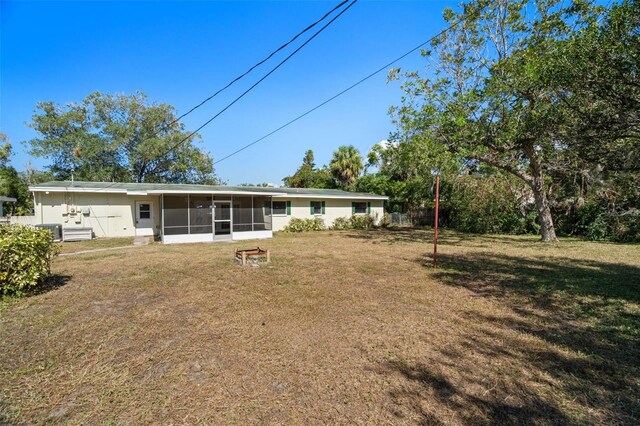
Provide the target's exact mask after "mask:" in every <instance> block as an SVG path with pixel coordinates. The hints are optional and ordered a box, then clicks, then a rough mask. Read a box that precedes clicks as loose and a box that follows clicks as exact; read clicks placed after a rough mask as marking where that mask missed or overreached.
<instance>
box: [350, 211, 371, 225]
mask: <svg viewBox="0 0 640 426" xmlns="http://www.w3.org/2000/svg"><path fill="white" fill-rule="evenodd" d="M372 226H373V216H371V215H370V214H365V215H359V216H355V215H354V216H351V227H352V228H353V229H371V227H372Z"/></svg>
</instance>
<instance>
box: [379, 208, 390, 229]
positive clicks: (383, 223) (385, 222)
mask: <svg viewBox="0 0 640 426" xmlns="http://www.w3.org/2000/svg"><path fill="white" fill-rule="evenodd" d="M389 225H391V216H389V213H387V212H384V214H383V215H382V220H380V226H382V227H383V228H386V227H387V226H389Z"/></svg>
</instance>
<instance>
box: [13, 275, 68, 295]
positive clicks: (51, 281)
mask: <svg viewBox="0 0 640 426" xmlns="http://www.w3.org/2000/svg"><path fill="white" fill-rule="evenodd" d="M70 280H71V276H70V275H58V274H53V275H49V276H48V277H47V278H45V279H44V280H43V281H42V282H41V283H40V284H38V285H37V286H35V287H33V288H32V289H30V290H29V291H28V292H25V293H24V294H23V295H24V296H36V295H38V294H45V293H48V292H50V291H53V290H57V289H59V288H60V287H62V286H64V285H65V284H67V283H68V282H69V281H70Z"/></svg>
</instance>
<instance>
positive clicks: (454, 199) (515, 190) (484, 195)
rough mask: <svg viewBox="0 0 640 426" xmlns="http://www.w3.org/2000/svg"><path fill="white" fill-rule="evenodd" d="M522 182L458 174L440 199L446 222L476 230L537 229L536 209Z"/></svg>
mask: <svg viewBox="0 0 640 426" xmlns="http://www.w3.org/2000/svg"><path fill="white" fill-rule="evenodd" d="M527 191H528V190H526V189H523V185H522V184H521V183H520V182H518V181H516V180H514V178H511V177H509V176H506V177H505V176H501V175H489V176H461V177H459V178H457V179H455V181H454V182H453V184H452V185H451V189H450V191H449V192H448V193H447V194H445V197H444V198H445V199H446V201H444V202H443V204H444V208H445V209H446V210H447V217H448V225H449V226H451V227H453V228H456V229H457V230H459V231H462V232H471V233H476V234H485V233H504V234H526V233H537V232H538V230H539V225H538V223H537V213H536V211H535V206H534V205H533V204H531V203H529V202H527V201H526V199H527V198H528V196H527Z"/></svg>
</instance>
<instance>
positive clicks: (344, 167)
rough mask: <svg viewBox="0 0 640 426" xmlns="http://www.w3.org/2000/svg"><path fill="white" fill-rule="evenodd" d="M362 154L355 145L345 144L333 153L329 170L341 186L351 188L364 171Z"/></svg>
mask: <svg viewBox="0 0 640 426" xmlns="http://www.w3.org/2000/svg"><path fill="white" fill-rule="evenodd" d="M362 169H363V165H362V156H360V152H358V150H357V149H356V148H355V147H354V146H353V145H349V146H346V145H343V146H340V147H338V150H337V151H335V152H334V153H333V158H332V159H331V163H329V170H331V175H332V176H333V178H334V179H335V180H336V182H337V183H338V185H339V186H341V187H342V188H343V189H346V188H349V187H350V186H351V185H352V184H353V183H354V182H355V181H356V179H357V178H358V176H360V173H362Z"/></svg>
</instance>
